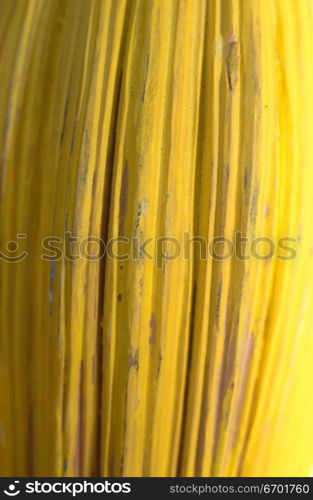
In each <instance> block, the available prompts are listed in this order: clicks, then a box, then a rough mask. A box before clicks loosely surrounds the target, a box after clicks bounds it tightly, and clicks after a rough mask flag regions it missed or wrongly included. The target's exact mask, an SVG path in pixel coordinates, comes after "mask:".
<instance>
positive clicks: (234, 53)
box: [225, 35, 239, 94]
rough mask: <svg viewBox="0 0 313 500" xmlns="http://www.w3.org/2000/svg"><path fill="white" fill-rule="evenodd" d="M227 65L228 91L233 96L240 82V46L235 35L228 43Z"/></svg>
mask: <svg viewBox="0 0 313 500" xmlns="http://www.w3.org/2000/svg"><path fill="white" fill-rule="evenodd" d="M225 64H226V77H227V85H228V89H229V91H230V93H231V94H233V92H234V90H235V88H236V85H237V81H238V68H239V44H238V42H237V41H236V40H235V39H234V35H231V37H230V39H229V42H228V50H227V56H226V61H225Z"/></svg>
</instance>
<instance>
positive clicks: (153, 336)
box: [149, 313, 156, 345]
mask: <svg viewBox="0 0 313 500" xmlns="http://www.w3.org/2000/svg"><path fill="white" fill-rule="evenodd" d="M149 326H150V329H151V335H150V337H149V344H150V345H153V344H154V342H155V339H156V319H155V315H154V313H152V314H151V318H150V322H149Z"/></svg>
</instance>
